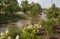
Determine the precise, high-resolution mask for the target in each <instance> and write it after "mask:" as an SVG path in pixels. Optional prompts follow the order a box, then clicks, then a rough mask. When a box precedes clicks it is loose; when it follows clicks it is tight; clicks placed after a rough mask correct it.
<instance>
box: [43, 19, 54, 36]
mask: <svg viewBox="0 0 60 39" xmlns="http://www.w3.org/2000/svg"><path fill="white" fill-rule="evenodd" d="M54 25H55V24H54V20H52V19H48V20H47V21H43V22H42V26H43V27H44V28H45V31H46V33H47V35H48V36H51V37H53V36H54V33H55V26H54Z"/></svg>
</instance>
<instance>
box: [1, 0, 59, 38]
mask: <svg viewBox="0 0 60 39" xmlns="http://www.w3.org/2000/svg"><path fill="white" fill-rule="evenodd" d="M0 3H1V4H0V24H5V23H10V22H13V21H18V20H20V19H30V18H31V21H32V22H31V25H27V26H24V27H23V28H18V27H15V26H9V28H8V31H9V32H8V33H5V34H4V33H3V35H1V36H0V39H8V38H9V39H15V38H16V36H17V38H16V39H42V38H40V37H41V36H40V34H41V30H40V29H41V28H43V29H44V31H45V32H46V35H47V36H48V37H49V38H51V37H52V38H54V37H55V32H56V26H59V27H60V8H59V7H57V6H56V5H55V4H52V6H51V7H50V8H48V9H42V8H41V6H40V4H39V3H34V2H32V3H31V4H29V3H28V1H27V0H25V1H22V2H21V5H20V6H19V5H18V2H17V0H8V1H4V0H0ZM18 11H19V12H23V14H19V15H18V14H16V12H18ZM2 12H3V13H2ZM41 12H44V14H46V16H45V18H46V20H45V19H43V20H42V19H41V18H40V16H41V14H42V13H41ZM37 20H39V23H37Z"/></svg>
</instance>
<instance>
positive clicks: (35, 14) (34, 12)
mask: <svg viewBox="0 0 60 39" xmlns="http://www.w3.org/2000/svg"><path fill="white" fill-rule="evenodd" d="M41 11H42V9H41V6H40V5H39V4H38V3H32V4H31V8H30V16H31V17H32V22H33V24H35V23H36V22H37V21H36V20H39V15H40V14H41Z"/></svg>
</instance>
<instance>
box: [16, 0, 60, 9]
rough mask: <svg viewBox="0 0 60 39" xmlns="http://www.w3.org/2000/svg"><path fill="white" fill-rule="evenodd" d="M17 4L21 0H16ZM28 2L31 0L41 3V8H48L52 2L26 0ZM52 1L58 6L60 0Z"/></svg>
mask: <svg viewBox="0 0 60 39" xmlns="http://www.w3.org/2000/svg"><path fill="white" fill-rule="evenodd" d="M17 1H18V3H19V4H21V1H22V0H17ZM28 2H29V3H31V2H35V3H39V4H40V5H41V7H42V8H49V7H50V6H51V4H52V0H28ZM53 3H55V5H56V6H57V7H60V0H53Z"/></svg>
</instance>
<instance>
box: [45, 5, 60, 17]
mask: <svg viewBox="0 0 60 39" xmlns="http://www.w3.org/2000/svg"><path fill="white" fill-rule="evenodd" d="M46 14H47V18H57V17H58V15H59V9H58V8H57V7H56V6H55V4H52V6H51V7H50V8H49V9H48V10H47V13H46Z"/></svg>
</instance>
